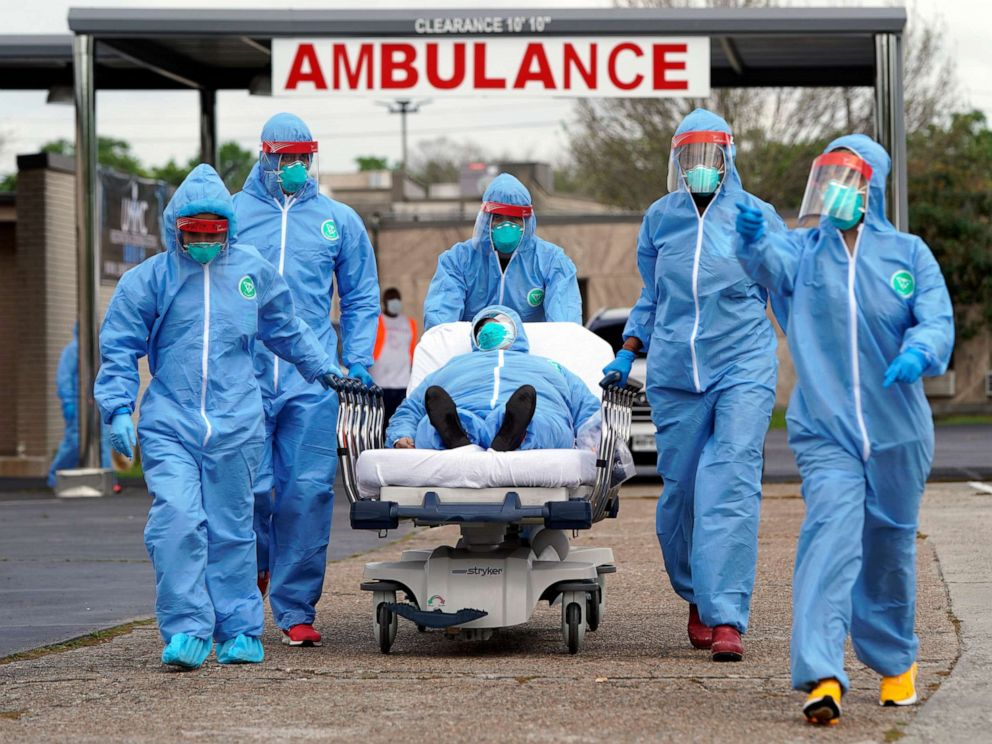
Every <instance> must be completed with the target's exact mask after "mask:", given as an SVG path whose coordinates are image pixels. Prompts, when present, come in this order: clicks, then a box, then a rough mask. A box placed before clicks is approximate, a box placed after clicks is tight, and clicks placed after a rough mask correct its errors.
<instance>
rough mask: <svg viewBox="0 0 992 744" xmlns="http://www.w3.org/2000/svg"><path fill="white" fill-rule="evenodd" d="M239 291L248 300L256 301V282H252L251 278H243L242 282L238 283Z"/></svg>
mask: <svg viewBox="0 0 992 744" xmlns="http://www.w3.org/2000/svg"><path fill="white" fill-rule="evenodd" d="M238 291H239V292H240V293H241V296H242V297H244V298H245V299H246V300H254V299H255V282H253V281H252V279H251V277H250V276H243V277H241V281H239V282H238Z"/></svg>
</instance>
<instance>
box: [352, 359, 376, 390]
mask: <svg viewBox="0 0 992 744" xmlns="http://www.w3.org/2000/svg"><path fill="white" fill-rule="evenodd" d="M348 377H352V378H354V379H356V380H358V381H359V382H360V383H362V384H363V385H364V386H365V387H372V386H373V385H375V380H373V379H372V375H370V374H369V371H368V370H367V369H365V367H363V366H362V365H361V364H353V365H352V366H351V367H349V368H348Z"/></svg>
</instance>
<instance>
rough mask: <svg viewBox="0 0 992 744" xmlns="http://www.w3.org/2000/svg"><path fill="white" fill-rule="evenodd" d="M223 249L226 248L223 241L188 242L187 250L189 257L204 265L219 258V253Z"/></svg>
mask: <svg viewBox="0 0 992 744" xmlns="http://www.w3.org/2000/svg"><path fill="white" fill-rule="evenodd" d="M222 250H224V244H223V243H188V244H187V245H186V252H187V253H188V254H189V257H190V258H192V259H193V260H194V261H196V262H197V263H201V264H203V265H206V264H208V263H210V262H211V261H213V260H214V259H215V258H217V254H218V253H220V252H221V251H222Z"/></svg>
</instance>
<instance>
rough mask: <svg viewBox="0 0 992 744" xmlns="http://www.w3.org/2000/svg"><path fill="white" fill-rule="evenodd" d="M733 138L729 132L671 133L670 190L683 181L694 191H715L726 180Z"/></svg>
mask: <svg viewBox="0 0 992 744" xmlns="http://www.w3.org/2000/svg"><path fill="white" fill-rule="evenodd" d="M733 144H734V138H733V136H732V135H730V134H728V133H727V132H715V131H698V132H683V133H682V134H677V135H675V136H674V137H672V151H671V155H670V156H669V158H668V190H669V191H678V190H679V187H680V186H681V184H682V183H683V182H684V183H685V185H686V189H688V190H689V191H690V192H692V193H694V194H712V193H713V192H715V191H716V190H717V188H718V187H719V185H720V183H721V182H722V181H723V176H724V173H726V167H727V160H728V158H730V150H731V147H732V146H733Z"/></svg>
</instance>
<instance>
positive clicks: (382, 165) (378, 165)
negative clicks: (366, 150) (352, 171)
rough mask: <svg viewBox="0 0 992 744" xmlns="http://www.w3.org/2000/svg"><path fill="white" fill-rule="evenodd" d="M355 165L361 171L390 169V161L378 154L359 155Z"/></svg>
mask: <svg viewBox="0 0 992 744" xmlns="http://www.w3.org/2000/svg"><path fill="white" fill-rule="evenodd" d="M355 165H357V166H358V170H360V171H377V170H389V161H388V160H387V159H386V158H382V157H379V156H378V155H359V156H358V157H357V158H355Z"/></svg>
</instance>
